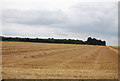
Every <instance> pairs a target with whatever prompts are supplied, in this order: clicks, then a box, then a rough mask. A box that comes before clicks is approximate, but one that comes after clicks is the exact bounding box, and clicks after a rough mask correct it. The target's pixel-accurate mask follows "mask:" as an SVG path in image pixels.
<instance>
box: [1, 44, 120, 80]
mask: <svg viewBox="0 0 120 81" xmlns="http://www.w3.org/2000/svg"><path fill="white" fill-rule="evenodd" d="M2 78H3V79H8V78H12V79H13V78H15V79H22V78H23V79H43V78H46V79H56V78H57V79H117V78H118V47H112V46H92V45H78V44H77V45H75V44H52V43H50V44H49V43H29V42H2Z"/></svg>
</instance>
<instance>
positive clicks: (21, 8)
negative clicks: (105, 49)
mask: <svg viewBox="0 0 120 81" xmlns="http://www.w3.org/2000/svg"><path fill="white" fill-rule="evenodd" d="M0 15H1V13H0ZM0 17H1V18H2V35H3V36H13V37H34V38H60V39H64V38H66V39H79V40H84V41H85V40H87V38H88V37H93V38H98V39H102V40H105V41H106V42H107V45H109V46H117V45H118V1H117V0H96V1H95V0H89V1H88V0H84V1H83V0H4V1H2V16H0Z"/></svg>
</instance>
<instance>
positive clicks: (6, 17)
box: [3, 9, 66, 25]
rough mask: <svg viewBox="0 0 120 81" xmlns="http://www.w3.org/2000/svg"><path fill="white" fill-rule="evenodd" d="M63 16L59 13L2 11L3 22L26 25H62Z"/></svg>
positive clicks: (59, 11)
mask: <svg viewBox="0 0 120 81" xmlns="http://www.w3.org/2000/svg"><path fill="white" fill-rule="evenodd" d="M65 19H66V16H65V14H64V13H63V12H62V11H61V10H58V11H38V10H28V11H21V10H9V9H7V10H3V22H8V23H18V24H26V25H51V24H58V23H59V24H60V23H64V22H65Z"/></svg>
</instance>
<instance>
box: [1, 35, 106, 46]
mask: <svg viewBox="0 0 120 81" xmlns="http://www.w3.org/2000/svg"><path fill="white" fill-rule="evenodd" d="M0 39H1V41H22V42H40V43H64V44H85V45H103V46H106V42H105V41H102V40H98V39H96V38H91V37H88V39H87V41H82V40H75V39H54V38H48V39H41V38H20V37H4V36H0Z"/></svg>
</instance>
